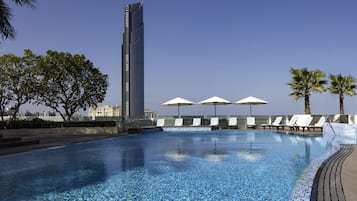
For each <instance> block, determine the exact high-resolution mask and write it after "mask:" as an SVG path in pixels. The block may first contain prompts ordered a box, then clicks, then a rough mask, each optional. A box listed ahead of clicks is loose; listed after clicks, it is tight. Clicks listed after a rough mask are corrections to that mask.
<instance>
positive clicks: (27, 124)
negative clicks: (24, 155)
mask: <svg viewBox="0 0 357 201" xmlns="http://www.w3.org/2000/svg"><path fill="white" fill-rule="evenodd" d="M115 126H116V122H115V121H77V122H54V121H45V120H42V119H39V118H36V119H32V120H17V121H0V129H2V128H7V129H22V128H62V127H115Z"/></svg>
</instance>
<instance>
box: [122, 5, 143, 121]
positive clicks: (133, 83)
mask: <svg viewBox="0 0 357 201" xmlns="http://www.w3.org/2000/svg"><path fill="white" fill-rule="evenodd" d="M122 108H123V110H122V116H123V117H124V118H141V117H143V116H144V21H143V4H141V3H134V4H128V5H126V6H125V14H124V33H123V43H122Z"/></svg>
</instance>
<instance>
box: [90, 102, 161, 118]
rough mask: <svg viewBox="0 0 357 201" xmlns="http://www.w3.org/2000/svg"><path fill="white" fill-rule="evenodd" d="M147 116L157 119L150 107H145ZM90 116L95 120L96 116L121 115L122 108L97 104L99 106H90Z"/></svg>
mask: <svg viewBox="0 0 357 201" xmlns="http://www.w3.org/2000/svg"><path fill="white" fill-rule="evenodd" d="M144 114H145V117H146V118H149V119H155V118H156V116H157V113H156V112H153V111H151V110H149V109H145V113H144ZM88 116H89V117H90V118H91V119H92V120H95V119H96V117H100V118H103V117H121V116H122V110H121V107H120V106H110V105H104V106H97V107H91V108H89V112H88Z"/></svg>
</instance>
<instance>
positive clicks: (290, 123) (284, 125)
mask: <svg viewBox="0 0 357 201" xmlns="http://www.w3.org/2000/svg"><path fill="white" fill-rule="evenodd" d="M297 120H298V116H296V115H293V116H292V117H291V119H290V121H289V122H288V123H287V124H280V125H278V126H272V127H275V128H276V129H277V130H279V128H280V127H281V128H282V129H284V128H285V127H288V128H290V130H292V129H293V126H294V125H296V121H297Z"/></svg>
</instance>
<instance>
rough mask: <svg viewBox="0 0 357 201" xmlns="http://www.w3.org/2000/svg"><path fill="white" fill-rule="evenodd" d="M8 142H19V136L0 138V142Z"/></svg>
mask: <svg viewBox="0 0 357 201" xmlns="http://www.w3.org/2000/svg"><path fill="white" fill-rule="evenodd" d="M9 142H21V138H20V137H11V138H0V144H3V143H9Z"/></svg>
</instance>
